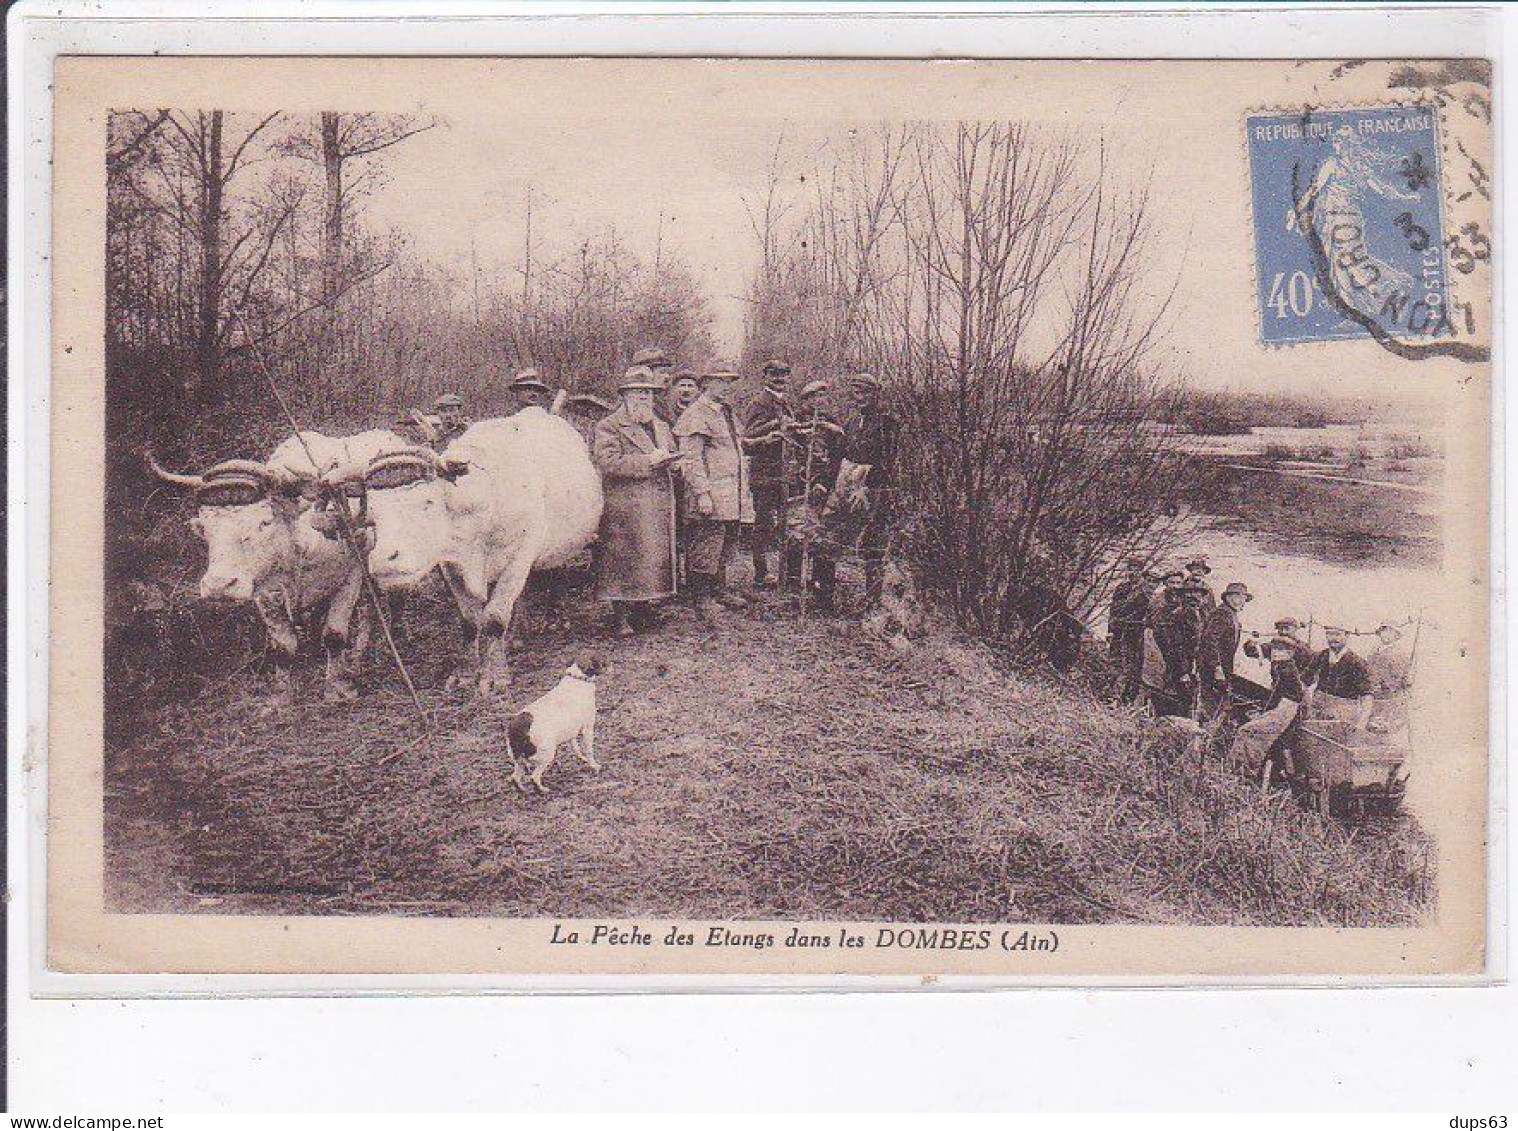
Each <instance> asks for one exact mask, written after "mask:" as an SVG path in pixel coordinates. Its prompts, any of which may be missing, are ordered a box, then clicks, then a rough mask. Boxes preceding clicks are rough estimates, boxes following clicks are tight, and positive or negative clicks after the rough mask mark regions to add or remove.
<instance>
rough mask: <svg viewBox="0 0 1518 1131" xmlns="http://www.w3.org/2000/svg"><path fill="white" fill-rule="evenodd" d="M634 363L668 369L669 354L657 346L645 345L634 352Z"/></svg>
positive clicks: (650, 367) (651, 367) (652, 367)
mask: <svg viewBox="0 0 1518 1131" xmlns="http://www.w3.org/2000/svg"><path fill="white" fill-rule="evenodd" d="M632 363H633V365H635V366H636V365H642V366H646V367H647V368H649V369H667V368H668V367H669V364H670V361H669V356H668V355H667V354H666V353H665V352H664V351H663V350H661V349H658V348H657V347H655V346H644V347H643V348H642V349H640V350H639V351H638V352H637V353H635V354H633V359H632Z"/></svg>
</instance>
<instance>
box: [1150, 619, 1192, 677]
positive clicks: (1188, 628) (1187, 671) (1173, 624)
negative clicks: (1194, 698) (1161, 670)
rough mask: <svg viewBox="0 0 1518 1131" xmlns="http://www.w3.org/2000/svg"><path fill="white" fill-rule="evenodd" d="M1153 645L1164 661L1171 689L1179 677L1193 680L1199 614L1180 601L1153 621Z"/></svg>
mask: <svg viewBox="0 0 1518 1131" xmlns="http://www.w3.org/2000/svg"><path fill="white" fill-rule="evenodd" d="M1154 642H1155V643H1156V644H1157V645H1159V649H1160V655H1161V656H1163V657H1164V658H1165V674H1166V678H1167V679H1168V680H1169V682H1170V685H1171V686H1172V687H1175V686H1178V685H1179V684H1180V682H1181V680H1182V678H1183V677H1186V678H1189V677H1191V676H1194V675H1195V674H1196V670H1197V651H1198V649H1199V647H1200V646H1201V642H1202V610H1200V609H1198V608H1196V607H1194V606H1192V605H1189V604H1187V603H1186V602H1184V601H1181V602H1177V603H1176V604H1175V605H1173V606H1172V607H1170V608H1169V609H1166V610H1165V611H1164V612H1163V613H1161V614H1160V616H1159V617H1158V618H1157V619H1156V621H1155V627H1154Z"/></svg>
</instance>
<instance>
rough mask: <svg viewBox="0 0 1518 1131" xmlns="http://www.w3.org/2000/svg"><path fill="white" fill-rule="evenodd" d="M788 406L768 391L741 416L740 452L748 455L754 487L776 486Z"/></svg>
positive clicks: (778, 478) (788, 410)
mask: <svg viewBox="0 0 1518 1131" xmlns="http://www.w3.org/2000/svg"><path fill="white" fill-rule="evenodd" d="M789 419H790V406H789V405H787V404H786V402H785V401H783V400H779V399H777V398H776V397H775V396H773V395H772V394H771V393H770V392H769V391H768V390H766V391H764V392H761V393H760V394H759V396H758V397H756V398H755V399H754V403H753V404H751V405H749V406H748V411H747V412H746V413H744V415H743V450H744V451H745V452H747V453H748V470H749V478H750V481H751V482H752V483H753V484H754V486H756V487H779V486H780V485H781V480H782V478H783V476H782V475H781V471H780V469H781V462H782V459H783V455H782V453H783V452H784V450H785V427H786V423H787V421H788V420H789Z"/></svg>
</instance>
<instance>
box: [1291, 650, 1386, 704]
mask: <svg viewBox="0 0 1518 1131" xmlns="http://www.w3.org/2000/svg"><path fill="white" fill-rule="evenodd" d="M1330 655H1331V653H1330V652H1329V650H1328V649H1327V648H1324V649H1323V651H1321V652H1319V653H1318V654H1317V655H1316V656H1314V657H1313V658H1312V662H1311V663H1309V664H1308V665H1307V671H1306V672H1305V673H1304V674H1303V676H1302V678H1303V680H1304V681H1305V682H1307V683H1309V684H1312V685H1313V686H1315V687H1316V688H1317V689H1318V690H1319V691H1322V692H1325V693H1327V694H1329V695H1337V696H1338V697H1339V698H1341V699H1359V698H1361V697H1362V696H1366V695H1369V694H1370V693H1371V692H1372V691H1374V690H1375V681H1374V680H1372V679H1371V675H1370V666H1369V665H1368V664H1367V663H1366V662H1365V661H1364V660H1362V659H1361V658H1360V657H1359V655H1358V654H1356V653H1355V652H1352V651H1350V650H1349V649H1348V648H1346V649H1344V654H1343V655H1342V656H1340V657H1339V662H1338V663H1337V664H1330V663H1329V662H1328V660H1329V656H1330Z"/></svg>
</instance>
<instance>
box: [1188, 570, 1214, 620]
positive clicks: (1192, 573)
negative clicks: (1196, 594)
mask: <svg viewBox="0 0 1518 1131" xmlns="http://www.w3.org/2000/svg"><path fill="white" fill-rule="evenodd" d="M1210 573H1212V567H1211V566H1210V565H1208V564H1207V559H1206V558H1203V557H1196V558H1192V559H1191V560H1190V561H1189V562H1187V563H1186V580H1187V582H1189V583H1190V584H1192V585H1198V586H1201V589H1202V592H1203V594H1205V596H1204V597H1203V600H1202V603H1203V604H1204V605H1205V606H1206V607H1207V609H1208V611H1209V612H1210V611H1211V610H1213V609H1215V608H1217V606H1218V600H1217V598H1216V597H1215V596H1213V593H1212V586H1211V585H1209V584H1208V583H1207V577H1208V575H1209V574H1210Z"/></svg>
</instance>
